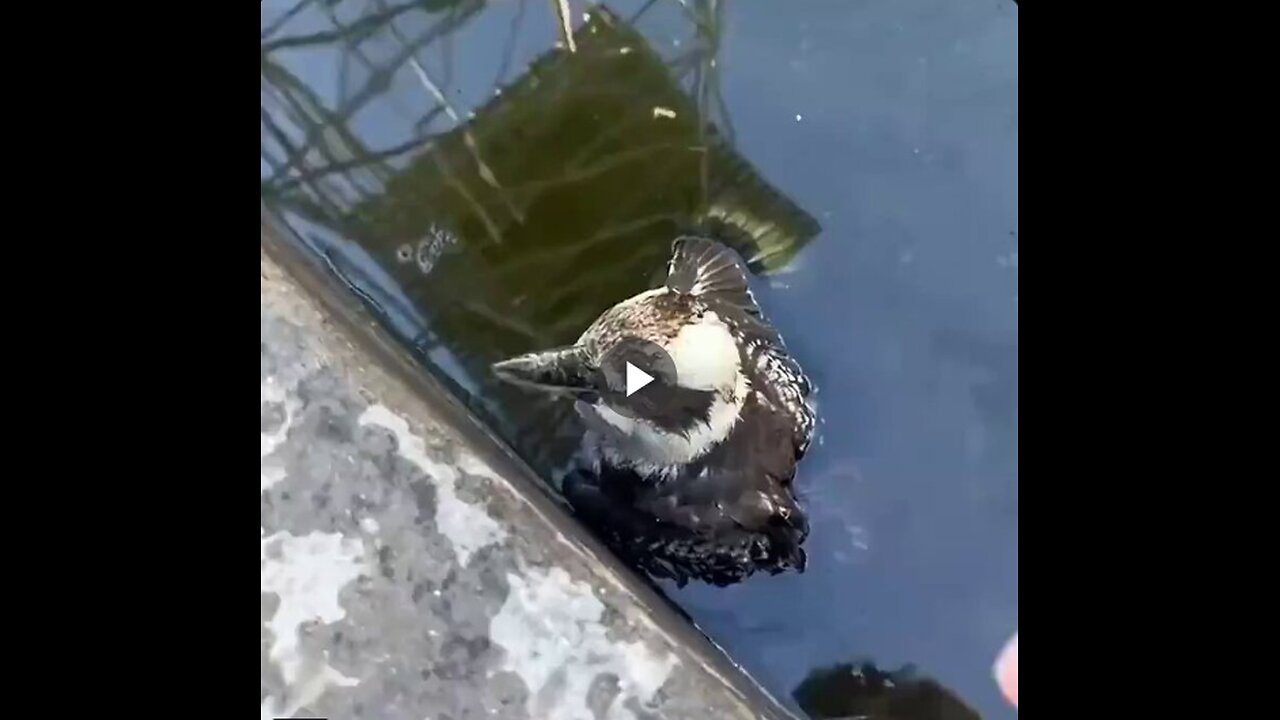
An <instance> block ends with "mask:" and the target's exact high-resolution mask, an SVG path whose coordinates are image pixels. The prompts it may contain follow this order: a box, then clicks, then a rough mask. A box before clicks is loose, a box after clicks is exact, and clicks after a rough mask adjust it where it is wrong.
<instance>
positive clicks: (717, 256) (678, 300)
mask: <svg viewBox="0 0 1280 720" xmlns="http://www.w3.org/2000/svg"><path fill="white" fill-rule="evenodd" d="M636 344H640V345H644V346H647V347H654V346H656V347H658V348H660V349H661V350H662V351H663V352H664V353H665V356H666V357H667V358H669V359H668V360H667V362H668V363H669V365H670V366H672V370H673V372H671V373H670V377H669V378H666V379H667V380H669V381H670V382H669V384H668V383H654V387H653V389H652V390H648V391H646V390H641V391H639V392H636V393H635V395H629V394H628V393H627V390H626V389H624V388H623V387H620V384H619V383H618V382H616V381H612V380H611V377H613V378H616V377H617V372H616V366H617V365H618V363H619V362H620V361H619V360H617V359H616V358H618V357H621V356H622V355H620V354H619V352H618V351H619V350H620V349H621V348H623V347H625V346H628V345H632V346H634V345H636ZM611 363H612V364H613V365H614V366H615V372H614V374H613V376H610V374H609V369H610V368H609V366H610V364H611ZM494 371H495V373H496V374H497V375H498V376H499V377H501V378H503V379H505V380H507V381H510V382H515V383H519V384H522V385H527V386H533V387H537V388H540V389H543V390H548V391H554V392H559V393H564V394H567V395H568V396H570V397H571V398H573V400H574V404H575V409H576V410H577V412H578V414H579V415H580V416H581V417H582V419H583V421H584V423H585V424H586V426H587V428H588V431H587V433H586V435H585V437H584V439H583V446H582V450H583V452H582V462H581V463H579V464H580V467H579V468H578V469H576V470H574V471H573V472H571V473H570V474H569V475H568V477H566V478H565V480H564V482H563V490H564V494H565V497H566V498H567V499H568V501H569V503H570V504H571V505H572V506H573V508H574V510H575V512H576V514H577V515H578V516H579V517H580V518H581V519H582V520H583V521H584V522H585V523H586V524H587V525H588V526H590V527H591V528H592V529H593V530H594V531H595V532H596V533H597V534H598V535H600V536H601V537H602V538H603V539H604V540H605V541H606V543H607V544H608V545H609V546H610V547H612V549H613V550H614V551H615V552H617V553H619V554H620V555H622V556H623V557H624V558H625V559H627V560H628V561H630V562H631V563H633V564H634V565H636V566H638V567H639V568H640V569H642V570H644V571H646V572H648V573H649V574H651V575H653V576H655V577H659V578H670V579H673V580H675V581H676V583H677V584H679V585H684V584H685V583H686V582H687V581H688V580H690V579H697V580H701V581H704V582H707V583H711V584H714V585H728V584H732V583H735V582H739V581H741V580H743V579H745V578H747V577H748V576H750V575H752V574H753V573H755V572H757V571H763V572H768V573H770V574H777V573H780V572H783V571H786V570H795V571H798V572H803V570H804V568H805V552H804V549H803V547H802V546H803V543H804V540H805V538H806V536H807V535H808V522H807V520H806V518H805V513H804V511H803V510H802V508H801V507H800V505H799V503H798V502H797V500H796V497H795V495H794V493H793V487H792V482H793V479H794V477H795V472H796V465H797V463H798V462H799V461H800V459H801V458H802V457H803V456H804V454H805V451H806V450H807V449H808V447H809V444H810V442H811V440H812V438H813V432H814V425H815V414H814V410H813V408H812V406H811V405H810V402H809V394H810V390H811V385H810V382H809V380H808V378H807V377H805V374H804V372H803V370H801V368H800V367H799V365H798V364H797V363H796V361H795V360H794V359H793V358H792V357H791V356H790V354H789V353H788V352H787V350H786V348H785V346H784V344H783V341H782V338H781V336H780V335H779V333H778V332H777V330H775V329H774V328H773V327H772V326H771V325H770V324H769V322H768V321H767V320H766V319H765V318H764V316H763V314H762V312H761V310H760V307H759V306H758V305H757V304H756V301H755V298H754V297H753V296H752V294H751V290H750V289H749V287H748V284H747V271H746V269H745V266H744V264H743V262H742V260H741V258H739V257H738V255H737V253H735V252H734V251H733V250H731V249H729V248H728V247H726V246H725V245H723V244H721V243H719V242H715V241H713V240H708V239H704V238H699V237H688V236H686V237H681V238H678V239H677V240H676V241H675V243H674V244H673V253H672V258H671V260H670V262H669V264H668V267H667V278H666V282H665V283H664V285H663V286H662V287H659V288H656V289H653V290H648V291H646V292H643V293H640V294H639V295H636V296H635V297H632V298H630V299H628V300H625V301H623V302H621V303H618V304H617V305H615V306H613V307H612V308H610V309H608V310H607V311H605V312H604V313H603V314H602V315H601V316H600V317H599V318H597V319H596V321H595V322H594V323H592V325H591V326H590V327H589V328H587V330H586V332H584V333H583V334H582V337H580V338H579V339H578V341H577V342H576V343H575V344H574V345H572V346H569V347H564V348H558V349H555V350H549V351H545V352H538V353H531V354H528V355H522V356H519V357H516V358H512V359H510V360H505V361H503V362H500V363H497V364H495V365H494ZM654 374H658V375H661V374H662V373H660V372H655V373H654ZM660 379H663V378H660Z"/></svg>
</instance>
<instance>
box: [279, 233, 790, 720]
mask: <svg viewBox="0 0 1280 720" xmlns="http://www.w3.org/2000/svg"><path fill="white" fill-rule="evenodd" d="M261 266H262V282H261V288H262V325H261V335H262V373H261V382H262V385H261V399H262V478H261V481H262V494H261V500H262V506H261V507H262V630H261V638H262V717H263V718H264V720H265V719H266V718H270V717H287V716H307V717H327V718H342V719H346V718H378V719H379V720H398V719H399V718H405V719H410V720H424V719H430V720H445V719H449V720H460V719H462V718H513V719H514V718H536V719H537V720H560V719H564V720H579V719H581V720H600V719H602V718H628V719H631V718H634V719H636V720H647V719H649V718H671V719H679V718H690V719H692V718H762V717H763V718H783V717H793V716H792V715H791V714H790V713H787V712H786V711H784V710H783V709H782V708H781V707H780V706H779V705H778V704H777V703H776V702H774V701H773V700H772V699H771V698H769V697H768V696H767V695H766V694H765V693H764V692H763V691H762V690H761V689H760V688H759V687H758V686H757V685H755V684H754V683H753V682H752V681H751V680H750V679H749V678H747V677H746V676H745V675H744V674H742V673H741V672H740V671H739V670H738V669H737V668H736V667H734V666H733V665H732V664H731V663H729V662H728V661H727V659H726V658H725V657H724V656H723V655H722V654H721V653H720V652H719V651H718V650H717V649H716V648H715V647H714V646H713V645H712V644H711V643H709V642H707V641H706V640H705V638H703V637H702V636H701V635H700V634H698V633H697V632H696V631H695V630H694V629H693V628H692V626H690V625H689V624H688V623H687V621H686V620H685V619H684V618H683V617H682V616H680V615H679V614H677V613H676V612H675V611H673V610H672V608H671V607H670V606H669V605H667V604H666V603H665V601H664V600H662V599H661V598H660V597H659V596H658V595H657V594H656V593H654V592H653V591H652V590H651V589H650V588H649V587H648V586H646V585H644V584H643V583H641V582H639V581H638V579H637V578H636V577H635V576H633V575H632V574H630V572H629V571H628V570H626V569H625V568H623V567H621V566H620V565H618V563H617V562H616V560H614V559H613V557H612V556H611V555H609V554H608V553H607V552H605V551H604V550H603V549H602V548H601V547H600V546H599V545H598V544H597V543H596V542H595V541H594V538H591V537H590V536H588V535H586V534H585V533H584V532H583V531H582V530H581V529H580V528H579V526H578V525H576V524H575V523H573V522H572V519H571V518H569V517H568V516H567V515H566V514H565V513H564V511H563V510H562V509H561V508H560V507H559V506H558V505H557V504H556V502H555V501H554V499H553V498H552V497H551V496H550V495H549V494H548V493H547V492H546V491H545V490H544V489H543V487H542V485H541V483H540V482H538V481H537V480H536V478H532V477H531V474H530V473H529V471H528V469H527V468H526V467H525V466H524V465H523V463H521V462H520V461H519V460H518V459H517V458H515V457H514V456H512V455H511V454H510V453H509V452H508V451H507V450H506V449H505V447H504V446H503V445H502V444H501V443H499V442H497V441H496V439H495V438H493V437H492V436H491V435H490V434H488V432H487V431H486V430H485V429H484V428H482V427H480V426H479V425H478V424H477V423H475V422H474V420H473V419H472V418H470V416H469V414H468V413H467V412H466V411H465V409H464V408H462V407H461V406H460V405H459V404H458V403H457V402H456V401H454V400H453V399H452V398H451V397H449V396H448V395H447V394H446V393H444V392H443V391H442V390H441V389H440V387H439V386H438V385H436V384H435V383H434V382H433V381H432V380H431V379H430V378H429V377H426V376H425V374H424V373H422V372H421V371H420V370H418V369H417V368H416V367H415V365H414V363H413V362H412V361H411V359H410V358H408V357H407V356H406V355H405V354H404V353H403V351H402V350H400V349H399V348H398V346H396V345H395V343H394V342H392V341H391V340H390V338H388V337H387V336H386V335H385V333H383V332H382V331H381V330H380V329H379V328H378V327H376V326H375V325H374V324H373V322H372V319H371V318H370V317H369V316H368V315H367V314H365V313H364V312H363V310H362V309H361V308H360V307H359V306H358V305H356V304H355V303H354V302H353V301H352V300H353V298H351V297H348V296H347V295H346V294H345V293H344V292H342V291H341V289H340V288H337V287H335V285H334V283H333V282H332V281H331V280H330V279H329V278H327V277H326V276H325V274H324V273H323V272H321V271H320V270H319V269H318V268H317V267H315V266H314V265H312V264H311V260H310V259H309V257H308V256H305V255H304V254H303V253H301V252H299V251H298V250H297V249H296V247H295V246H293V245H291V244H290V242H289V241H288V240H286V239H283V236H282V235H280V234H278V233H275V232H273V230H272V226H271V225H270V222H269V220H268V219H267V218H266V217H264V226H263V254H262V259H261ZM283 267H288V268H289V272H287V273H286V272H285V270H283V269H282V268H283ZM304 288H305V289H304Z"/></svg>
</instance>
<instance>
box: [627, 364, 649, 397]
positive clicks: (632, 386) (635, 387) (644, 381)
mask: <svg viewBox="0 0 1280 720" xmlns="http://www.w3.org/2000/svg"><path fill="white" fill-rule="evenodd" d="M651 382H653V376H652V375H650V374H649V373H647V372H645V371H643V370H641V369H640V368H638V367H636V366H635V365H632V364H631V363H627V397H631V396H632V395H634V394H635V393H636V392H637V391H639V390H640V389H641V388H643V387H644V386H645V385H648V384H649V383H651Z"/></svg>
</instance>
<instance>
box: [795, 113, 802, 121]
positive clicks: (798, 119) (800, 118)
mask: <svg viewBox="0 0 1280 720" xmlns="http://www.w3.org/2000/svg"><path fill="white" fill-rule="evenodd" d="M803 119H804V118H803V116H801V115H800V114H799V113H797V114H796V122H800V121H801V120H803Z"/></svg>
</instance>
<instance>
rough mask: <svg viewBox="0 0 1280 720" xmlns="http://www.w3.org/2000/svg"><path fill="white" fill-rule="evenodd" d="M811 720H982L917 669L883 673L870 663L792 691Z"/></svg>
mask: <svg viewBox="0 0 1280 720" xmlns="http://www.w3.org/2000/svg"><path fill="white" fill-rule="evenodd" d="M791 696H792V697H793V698H794V699H795V701H796V703H797V704H798V705H799V706H800V708H801V709H802V710H804V712H805V713H806V714H807V715H808V716H809V717H810V718H811V719H812V720H858V719H860V718H862V719H865V720H981V717H982V716H981V715H979V714H978V713H977V712H976V711H975V710H973V709H972V708H970V707H969V706H967V705H965V703H964V702H963V701H962V700H960V698H958V697H956V695H955V694H954V693H952V692H951V691H950V690H948V689H946V688H944V687H942V686H941V685H939V684H938V682H937V681H935V680H933V679H932V678H929V677H923V676H920V675H919V674H918V673H917V672H916V670H915V668H913V667H911V666H909V665H908V666H905V667H902V668H899V669H898V670H892V671H885V670H881V669H880V668H878V667H876V665H875V663H872V662H858V663H844V664H840V665H833V666H830V667H826V668H820V669H818V670H814V671H812V672H810V673H809V675H808V677H806V678H805V679H804V682H802V683H800V685H799V686H798V687H797V688H796V689H795V690H794V691H792V693H791Z"/></svg>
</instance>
